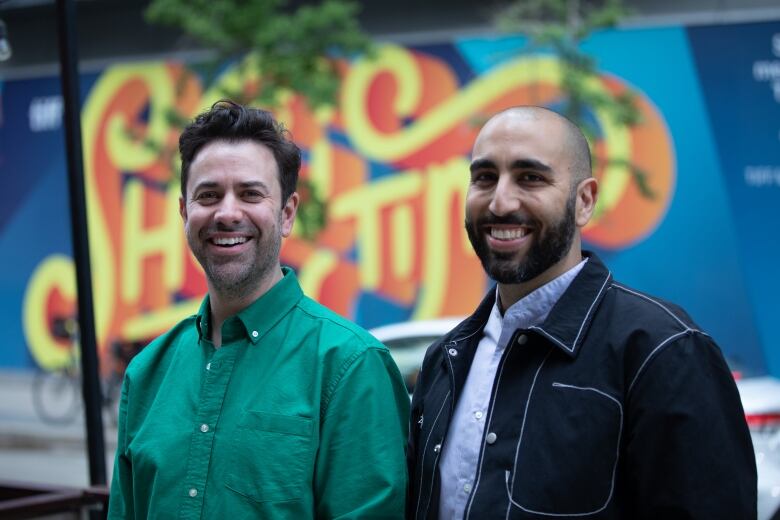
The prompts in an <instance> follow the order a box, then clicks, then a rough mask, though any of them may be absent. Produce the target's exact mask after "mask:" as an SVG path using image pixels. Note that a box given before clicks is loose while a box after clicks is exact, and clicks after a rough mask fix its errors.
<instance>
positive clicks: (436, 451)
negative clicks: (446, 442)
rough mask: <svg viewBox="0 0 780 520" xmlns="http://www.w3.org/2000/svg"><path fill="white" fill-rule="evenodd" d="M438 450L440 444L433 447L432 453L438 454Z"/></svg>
mask: <svg viewBox="0 0 780 520" xmlns="http://www.w3.org/2000/svg"><path fill="white" fill-rule="evenodd" d="M439 450H441V444H437V445H436V446H434V447H433V452H434V453H439Z"/></svg>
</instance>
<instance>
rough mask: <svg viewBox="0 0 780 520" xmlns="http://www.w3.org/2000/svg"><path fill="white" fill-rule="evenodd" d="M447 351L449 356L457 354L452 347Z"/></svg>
mask: <svg viewBox="0 0 780 520" xmlns="http://www.w3.org/2000/svg"><path fill="white" fill-rule="evenodd" d="M447 352H449V353H450V356H457V355H458V351H457V350H455V349H454V348H451V349H449V350H448V351H447Z"/></svg>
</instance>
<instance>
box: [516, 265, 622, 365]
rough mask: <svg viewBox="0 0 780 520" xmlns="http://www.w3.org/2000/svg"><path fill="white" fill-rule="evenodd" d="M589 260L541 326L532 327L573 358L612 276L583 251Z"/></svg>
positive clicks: (604, 267) (605, 268)
mask: <svg viewBox="0 0 780 520" xmlns="http://www.w3.org/2000/svg"><path fill="white" fill-rule="evenodd" d="M582 256H584V257H586V258H587V259H588V261H587V263H586V264H585V266H584V267H583V268H582V270H581V271H580V273H579V274H578V275H577V277H576V278H574V280H573V281H572V282H571V285H569V288H568V289H566V292H564V293H563V295H562V296H561V297H560V299H559V300H558V301H557V302H556V303H555V305H554V306H553V308H552V310H551V311H550V314H549V315H548V316H547V319H546V320H544V323H542V324H541V325H536V326H533V327H531V328H530V329H529V330H535V331H536V332H538V333H539V334H541V335H542V336H544V337H545V338H547V339H548V340H550V342H552V344H553V345H555V346H557V347H559V348H560V349H561V350H563V351H564V352H566V353H567V354H569V355H570V356H571V357H575V356H576V355H577V352H578V351H579V347H580V346H581V345H582V342H583V340H584V338H585V336H586V333H587V331H588V327H590V323H591V321H592V319H593V315H594V314H595V311H596V309H597V308H598V306H599V303H600V302H601V299H602V298H603V297H604V294H605V292H606V290H607V288H608V287H609V284H610V282H611V281H612V273H610V272H609V269H607V267H606V266H605V265H604V263H603V262H602V261H601V259H600V258H599V257H598V256H596V254H594V253H591V252H588V251H583V252H582Z"/></svg>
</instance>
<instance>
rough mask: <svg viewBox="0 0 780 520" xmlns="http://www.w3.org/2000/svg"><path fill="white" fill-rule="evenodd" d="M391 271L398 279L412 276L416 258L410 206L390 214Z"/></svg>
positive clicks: (412, 216) (397, 209)
mask: <svg viewBox="0 0 780 520" xmlns="http://www.w3.org/2000/svg"><path fill="white" fill-rule="evenodd" d="M389 233H390V240H391V246H390V247H391V249H392V250H391V251H390V259H391V265H390V269H391V272H392V273H393V275H394V277H395V278H397V279H406V278H408V277H409V275H411V273H412V268H413V267H414V256H415V253H416V251H415V247H414V246H415V240H414V238H415V234H416V233H415V229H414V214H413V212H412V209H411V208H410V207H409V206H398V207H395V208H393V209H392V210H391V213H390V231H389Z"/></svg>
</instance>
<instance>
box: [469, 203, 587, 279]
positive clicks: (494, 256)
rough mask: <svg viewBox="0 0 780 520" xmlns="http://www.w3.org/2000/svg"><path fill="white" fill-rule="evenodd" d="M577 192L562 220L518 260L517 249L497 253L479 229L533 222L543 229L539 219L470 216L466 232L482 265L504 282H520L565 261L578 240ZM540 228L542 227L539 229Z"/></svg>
mask: <svg viewBox="0 0 780 520" xmlns="http://www.w3.org/2000/svg"><path fill="white" fill-rule="evenodd" d="M576 201H577V199H576V192H574V193H572V194H571V195H570V196H569V199H568V200H567V201H566V211H565V213H564V215H563V216H562V218H561V219H560V221H558V222H557V223H555V224H554V226H553V227H551V228H550V229H548V230H547V231H546V232H545V233H544V234H543V235H537V236H536V237H534V243H533V244H532V245H531V249H530V251H528V253H527V254H526V255H525V257H524V258H521V259H520V260H519V261H515V260H514V257H515V253H496V252H493V251H491V250H490V248H489V247H488V245H487V240H486V238H485V235H484V234H483V233H482V232H480V231H479V230H481V229H483V226H485V225H490V224H522V223H525V224H532V225H533V228H534V229H536V230H541V226H540V223H539V222H538V221H537V220H530V219H523V218H519V217H515V216H509V217H496V216H493V215H491V216H490V217H482V218H480V219H478V220H477V222H476V223H475V222H473V221H472V220H471V219H469V218H468V216H467V217H466V222H465V226H466V233H467V234H468V237H469V241H470V242H471V247H473V248H474V252H475V253H477V256H478V257H479V260H480V262H482V268H483V269H484V270H485V272H486V273H487V274H488V275H489V276H490V277H491V278H492V279H493V280H495V281H497V282H498V283H502V284H519V283H523V282H527V281H529V280H533V279H534V278H536V277H537V276H539V275H541V274H542V273H544V272H545V271H546V270H547V269H549V268H550V267H552V266H553V265H555V264H557V263H558V262H560V261H561V259H562V258H563V257H564V256H566V254H567V253H568V252H569V250H570V249H571V245H572V243H573V241H574V231H575V224H574V220H575V219H574V217H575V215H574V211H575V207H576ZM537 232H539V231H537Z"/></svg>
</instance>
